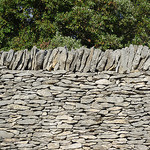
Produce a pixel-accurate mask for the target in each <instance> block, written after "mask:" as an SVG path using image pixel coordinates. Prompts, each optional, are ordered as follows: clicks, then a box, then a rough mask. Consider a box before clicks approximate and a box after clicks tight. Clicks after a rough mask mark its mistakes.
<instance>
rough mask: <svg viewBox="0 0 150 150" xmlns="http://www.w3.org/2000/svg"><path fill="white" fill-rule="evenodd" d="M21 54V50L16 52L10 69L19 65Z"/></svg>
mask: <svg viewBox="0 0 150 150" xmlns="http://www.w3.org/2000/svg"><path fill="white" fill-rule="evenodd" d="M22 56H23V51H17V52H16V59H15V61H14V62H13V66H12V70H15V69H17V68H18V67H19V66H20V65H21V61H22Z"/></svg>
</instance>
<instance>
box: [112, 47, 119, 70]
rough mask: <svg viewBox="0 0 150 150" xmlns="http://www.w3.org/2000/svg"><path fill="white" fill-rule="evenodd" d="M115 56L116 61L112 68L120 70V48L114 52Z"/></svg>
mask: <svg viewBox="0 0 150 150" xmlns="http://www.w3.org/2000/svg"><path fill="white" fill-rule="evenodd" d="M113 53H114V56H115V63H114V65H113V66H112V69H111V70H113V69H114V70H115V72H118V71H119V64H120V56H121V51H120V49H117V50H115V51H114V52H113Z"/></svg>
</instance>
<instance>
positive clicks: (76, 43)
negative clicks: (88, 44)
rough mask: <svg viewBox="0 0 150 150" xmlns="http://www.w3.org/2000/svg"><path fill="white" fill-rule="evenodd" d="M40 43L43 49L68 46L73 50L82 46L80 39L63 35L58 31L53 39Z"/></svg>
mask: <svg viewBox="0 0 150 150" xmlns="http://www.w3.org/2000/svg"><path fill="white" fill-rule="evenodd" d="M40 43H41V44H40ZM40 43H39V45H38V47H40V48H41V49H54V48H57V47H62V46H63V47H64V46H66V47H67V48H68V50H71V49H77V48H80V47H81V46H82V45H81V41H80V40H75V39H73V38H71V37H69V36H62V35H61V34H59V33H58V32H57V33H56V35H55V36H54V37H53V38H52V39H51V40H47V41H44V42H40Z"/></svg>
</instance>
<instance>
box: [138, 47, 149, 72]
mask: <svg viewBox="0 0 150 150" xmlns="http://www.w3.org/2000/svg"><path fill="white" fill-rule="evenodd" d="M149 56H150V51H149V48H148V47H147V46H144V47H143V49H142V52H141V61H140V64H139V66H138V70H142V68H143V66H144V63H145V62H146V60H147V59H148V57H149Z"/></svg>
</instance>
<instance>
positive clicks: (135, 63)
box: [132, 45, 143, 70]
mask: <svg viewBox="0 0 150 150" xmlns="http://www.w3.org/2000/svg"><path fill="white" fill-rule="evenodd" d="M142 49H143V46H142V45H140V46H138V48H137V51H136V54H135V57H134V60H133V65H132V70H136V69H137V68H138V66H139V63H140V60H141V53H142Z"/></svg>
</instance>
